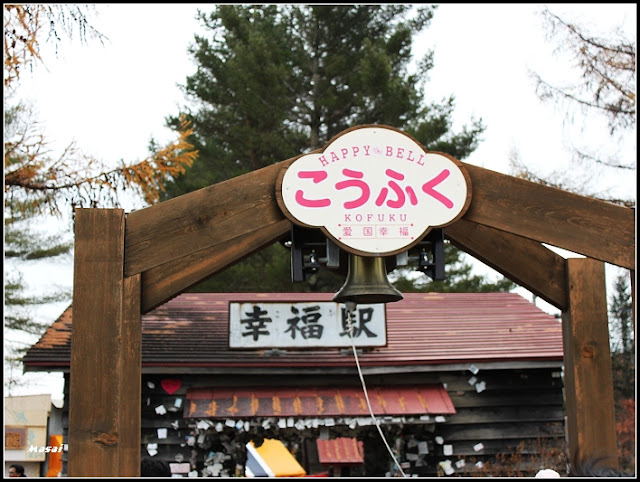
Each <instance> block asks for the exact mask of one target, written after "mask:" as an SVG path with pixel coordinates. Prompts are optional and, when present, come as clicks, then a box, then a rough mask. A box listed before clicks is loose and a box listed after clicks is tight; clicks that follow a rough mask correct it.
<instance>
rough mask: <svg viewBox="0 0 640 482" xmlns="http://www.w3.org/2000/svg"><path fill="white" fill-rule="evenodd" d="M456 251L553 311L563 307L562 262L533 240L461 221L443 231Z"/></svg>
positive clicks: (564, 300)
mask: <svg viewBox="0 0 640 482" xmlns="http://www.w3.org/2000/svg"><path fill="white" fill-rule="evenodd" d="M444 234H445V236H446V237H447V238H448V239H449V240H450V241H451V243H452V244H453V245H454V246H456V247H457V248H459V249H461V250H463V251H465V252H467V253H469V254H470V255H472V256H474V257H475V258H477V259H478V260H480V261H482V262H483V263H484V264H486V265H487V266H490V267H491V268H493V269H495V270H496V271H498V272H499V273H501V274H502V275H504V276H505V277H507V278H509V279H510V280H511V281H513V282H515V283H517V284H519V285H520V286H522V287H524V288H526V289H528V290H529V291H531V292H532V293H533V294H535V295H536V296H539V297H540V298H542V299H543V300H545V301H546V302H548V303H551V304H552V305H553V306H555V307H556V308H559V309H560V310H561V311H564V310H565V309H566V307H567V293H566V274H565V260H564V258H563V257H562V256H559V255H558V254H556V253H554V252H553V251H551V250H550V249H548V248H546V247H545V246H543V245H542V244H541V243H539V242H537V241H533V240H531V239H528V238H523V237H521V236H516V235H515V234H509V233H506V232H504V231H500V230H498V229H495V228H491V227H489V226H483V225H480V224H477V223H474V222H472V221H468V220H466V219H464V218H462V219H459V220H458V221H456V222H455V223H453V224H452V225H450V226H447V227H445V229H444Z"/></svg>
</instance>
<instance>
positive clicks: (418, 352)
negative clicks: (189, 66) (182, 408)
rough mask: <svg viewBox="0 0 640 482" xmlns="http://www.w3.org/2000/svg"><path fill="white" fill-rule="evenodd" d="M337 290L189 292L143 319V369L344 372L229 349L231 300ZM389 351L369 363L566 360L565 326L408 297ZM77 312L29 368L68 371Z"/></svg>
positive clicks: (470, 297) (536, 316)
mask: <svg viewBox="0 0 640 482" xmlns="http://www.w3.org/2000/svg"><path fill="white" fill-rule="evenodd" d="M333 295H334V294H333V293H183V294H181V295H179V296H177V297H176V298H174V299H173V300H171V301H169V302H167V303H165V304H164V305H162V306H160V307H158V308H156V309H155V310H153V311H151V312H149V313H147V314H145V315H144V316H143V321H142V323H143V334H142V353H143V356H142V364H143V367H151V366H156V367H185V368H186V367H247V368H249V367H265V368H266V367H292V366H296V367H342V366H349V367H350V366H352V365H353V355H352V354H351V353H350V350H349V354H345V352H344V350H340V349H337V348H333V349H313V350H311V349H310V350H287V351H286V352H284V353H282V354H280V355H279V356H268V354H265V351H264V350H237V349H234V350H229V349H228V339H229V326H228V305H229V303H230V302H240V301H256V302H260V301H262V302H267V301H271V302H288V301H290V302H305V301H308V302H312V301H331V299H332V298H333ZM386 316H387V346H385V347H379V348H375V349H371V350H365V351H364V353H362V354H360V355H359V356H358V358H359V361H360V364H361V365H362V366H392V365H395V366H398V365H427V364H449V363H467V362H471V363H472V362H483V361H485V362H486V361H514V360H529V361H531V360H536V361H542V360H555V361H559V360H562V353H563V350H562V327H561V323H560V322H559V321H558V320H556V319H555V318H554V317H553V316H551V315H550V314H548V313H546V312H544V311H542V310H540V309H539V308H537V307H536V306H534V305H533V304H531V303H530V302H528V301H527V300H525V299H524V298H523V297H521V296H520V295H518V294H516V293H404V299H403V300H401V301H398V302H394V303H388V304H387V305H386ZM70 340H71V308H69V309H68V310H67V311H65V312H64V313H63V314H62V316H61V317H60V318H59V319H58V320H56V321H55V323H53V325H52V326H51V327H50V328H49V329H48V330H47V332H46V333H45V334H44V335H43V336H42V338H41V339H40V341H38V343H36V344H35V345H34V346H33V347H31V349H30V350H29V351H28V353H27V355H26V356H25V358H24V364H25V367H26V368H27V369H28V370H45V369H47V368H52V369H55V368H56V367H60V368H68V367H69V360H70Z"/></svg>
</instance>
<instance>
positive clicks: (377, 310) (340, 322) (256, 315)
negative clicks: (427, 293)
mask: <svg viewBox="0 0 640 482" xmlns="http://www.w3.org/2000/svg"><path fill="white" fill-rule="evenodd" d="M348 316H349V315H348V313H347V311H346V309H345V307H344V305H342V304H339V303H335V302H318V301H314V302H297V303H271V302H264V301H259V302H237V303H235V302H232V303H229V348H245V349H247V348H312V347H316V348H318V347H345V348H346V347H351V346H352V344H353V345H355V346H357V347H374V346H385V345H386V344H387V328H386V313H385V305H384V303H379V304H371V305H364V304H363V305H358V306H357V308H356V310H355V312H354V313H352V315H351V320H349V319H348Z"/></svg>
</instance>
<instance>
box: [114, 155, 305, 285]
mask: <svg viewBox="0 0 640 482" xmlns="http://www.w3.org/2000/svg"><path fill="white" fill-rule="evenodd" d="M294 160H295V158H292V159H289V160H287V161H282V162H280V163H278V164H273V165H271V166H268V167H265V168H263V169H259V170H257V171H253V172H250V173H247V174H244V175H242V176H238V177H235V178H233V179H229V180H228V181H224V182H221V183H218V184H213V185H211V186H208V187H206V188H203V189H199V190H197V191H193V192H190V193H188V194H184V195H182V196H179V197H176V198H173V199H170V200H168V201H165V202H162V203H160V204H156V205H154V206H150V207H148V208H144V209H141V210H139V211H134V212H132V213H130V214H129V215H128V216H127V220H126V240H125V265H124V269H125V276H132V275H134V274H136V273H141V272H143V271H146V270H149V269H151V268H154V267H156V266H161V265H163V264H166V263H168V262H170V261H174V260H178V259H180V258H183V257H185V256H189V255H192V254H194V253H197V252H198V251H201V250H203V249H208V248H210V247H212V246H215V245H217V244H220V243H223V242H226V241H232V240H234V239H240V238H242V237H243V236H245V235H247V234H250V233H253V232H255V231H259V230H261V229H263V228H268V227H270V226H273V225H276V224H278V223H280V222H281V221H282V220H283V219H286V218H285V216H284V214H282V211H280V208H279V207H278V204H277V202H276V197H275V195H276V192H275V191H276V188H275V186H276V178H277V176H278V173H279V172H280V170H281V169H282V168H283V167H285V166H288V165H289V164H290V163H291V162H293V161H294Z"/></svg>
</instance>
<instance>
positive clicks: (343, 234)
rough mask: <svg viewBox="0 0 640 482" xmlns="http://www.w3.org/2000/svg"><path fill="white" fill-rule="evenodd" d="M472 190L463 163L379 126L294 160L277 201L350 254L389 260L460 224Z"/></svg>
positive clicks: (351, 131) (288, 213)
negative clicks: (441, 229) (428, 236)
mask: <svg viewBox="0 0 640 482" xmlns="http://www.w3.org/2000/svg"><path fill="white" fill-rule="evenodd" d="M470 185H471V183H470V179H469V176H468V174H467V173H466V171H465V170H464V168H463V166H462V163H460V161H458V160H456V159H455V158H453V157H451V156H448V155H446V154H442V153H435V152H427V151H425V150H424V149H423V147H422V146H421V145H420V144H419V143H418V142H417V141H416V140H415V139H413V138H412V137H411V136H409V135H407V134H405V133H403V132H401V131H399V130H397V129H395V128H392V127H388V126H380V125H372V126H363V127H355V128H352V129H348V130H347V131H345V132H344V133H342V134H340V135H338V136H336V137H334V138H333V139H332V140H331V142H330V143H329V144H327V146H326V147H325V148H324V150H322V152H316V153H312V154H306V155H303V156H301V157H299V158H298V159H296V160H295V161H293V163H292V164H291V165H290V166H289V167H288V168H287V169H286V171H284V174H282V177H281V181H280V182H279V183H278V190H279V191H280V192H279V193H278V194H279V196H277V197H278V203H279V204H280V207H281V209H282V211H283V212H284V213H285V215H286V216H287V217H288V218H289V219H291V221H293V222H295V223H297V224H300V225H303V226H307V227H312V228H320V229H322V231H323V232H324V233H325V234H327V235H328V236H330V237H331V238H332V239H333V240H334V241H335V242H336V244H338V245H339V246H341V247H342V248H344V249H345V250H347V251H349V252H352V253H355V254H362V255H374V256H384V255H391V254H397V253H400V252H402V251H405V250H407V249H408V248H409V247H411V246H412V245H414V244H417V243H418V242H419V241H420V240H421V239H422V238H423V237H424V236H425V235H426V234H427V233H428V231H429V230H430V229H431V228H435V227H443V226H445V225H447V224H451V223H452V222H454V221H455V220H457V219H458V218H460V217H461V216H462V215H463V214H464V213H465V212H466V210H467V208H468V206H469V203H470V200H471V195H470V193H471V189H470Z"/></svg>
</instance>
